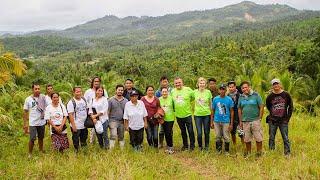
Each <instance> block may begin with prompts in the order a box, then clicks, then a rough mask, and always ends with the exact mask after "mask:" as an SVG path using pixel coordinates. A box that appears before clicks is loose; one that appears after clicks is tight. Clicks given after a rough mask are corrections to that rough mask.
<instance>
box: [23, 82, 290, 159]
mask: <svg viewBox="0 0 320 180" xmlns="http://www.w3.org/2000/svg"><path fill="white" fill-rule="evenodd" d="M216 84H217V81H216V79H214V78H210V79H208V80H206V79H205V78H202V77H200V78H199V79H198V81H197V84H196V86H197V88H196V89H194V90H193V89H191V88H190V87H187V86H184V83H183V80H182V78H180V77H176V78H175V79H174V88H173V87H170V84H169V79H168V78H167V77H166V76H163V77H161V78H160V88H158V89H155V87H154V86H152V85H149V86H147V87H146V89H145V93H142V92H141V91H140V90H138V89H136V88H135V87H134V81H133V80H132V79H126V81H125V83H124V85H122V84H119V85H117V86H116V87H115V95H114V96H112V97H111V98H109V96H108V93H107V92H106V90H105V89H104V88H103V86H102V85H101V79H100V78H99V77H94V78H92V81H91V88H90V89H88V90H87V91H85V93H84V95H82V88H81V87H80V86H76V87H74V88H73V97H72V98H71V99H70V100H69V101H68V102H67V105H66V106H65V105H64V104H63V103H62V100H61V98H60V96H59V93H57V92H54V91H53V86H52V85H50V84H49V85H47V86H46V95H43V94H41V93H40V85H39V84H33V85H32V91H33V94H32V95H30V96H29V97H27V98H26V100H25V103H24V107H23V109H24V118H23V119H24V126H23V127H24V131H25V133H29V134H30V140H29V155H30V156H31V154H32V150H33V146H34V142H35V140H36V139H37V137H38V144H39V149H40V151H43V139H44V135H45V129H46V128H45V125H46V124H48V125H49V129H50V134H51V140H52V147H53V148H54V149H56V150H58V151H60V152H63V151H64V150H65V149H67V148H69V140H68V136H67V131H68V130H67V126H66V124H67V123H69V124H70V129H71V133H72V143H73V146H74V148H75V150H76V151H78V150H79V149H80V148H81V147H84V146H86V145H87V139H88V135H89V131H88V129H89V127H88V124H90V123H88V122H89V121H92V124H93V127H91V131H90V142H91V143H92V142H94V141H95V137H97V141H98V143H99V145H100V147H101V148H104V149H113V148H114V147H115V144H116V142H117V141H118V142H119V146H120V148H121V149H123V148H124V145H125V140H124V133H125V131H128V132H129V136H130V145H131V146H132V147H133V149H134V150H135V151H141V149H142V143H143V139H144V138H143V137H144V131H146V135H147V142H148V144H149V146H151V147H154V148H162V147H164V139H165V141H166V149H165V152H167V153H168V154H172V153H174V148H173V125H174V122H175V121H176V122H177V123H178V125H179V128H180V132H181V137H182V142H183V145H182V148H181V150H182V151H185V150H190V151H192V150H194V148H195V133H194V128H193V124H195V126H196V135H197V142H198V147H199V149H200V150H204V151H208V150H209V142H210V128H212V129H214V132H215V148H216V151H217V152H218V153H221V152H223V151H224V152H225V153H226V154H228V153H229V151H230V142H231V140H232V142H233V144H236V139H237V138H236V135H237V134H238V136H239V137H240V139H241V142H242V143H244V144H245V147H246V148H245V153H244V155H245V156H248V155H249V154H250V153H251V142H253V141H254V140H255V141H256V146H257V156H261V154H262V142H263V131H262V124H261V121H262V117H263V114H264V103H263V102H262V98H261V96H260V95H259V94H258V93H257V92H254V91H253V90H252V89H251V86H250V83H249V82H248V81H243V82H242V83H241V84H240V87H237V85H236V82H235V81H229V82H228V83H226V84H223V83H222V84H220V85H218V86H217V85H216ZM271 85H272V91H271V92H270V94H269V95H268V97H267V99H266V103H265V104H266V107H267V109H268V110H269V115H268V116H267V118H266V120H267V123H268V124H269V149H270V150H273V149H275V135H276V132H277V129H278V128H279V129H280V132H281V135H282V139H283V142H284V154H285V155H290V141H289V138H288V123H289V120H290V117H291V115H292V111H293V103H292V99H291V97H290V95H289V94H288V93H287V92H286V91H284V90H283V89H282V87H281V82H280V80H279V79H273V80H272V81H271ZM193 120H194V122H193ZM108 130H110V138H109V132H108ZM203 135H204V138H203ZM203 142H204V143H203ZM223 147H224V148H223Z"/></svg>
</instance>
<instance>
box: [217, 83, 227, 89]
mask: <svg viewBox="0 0 320 180" xmlns="http://www.w3.org/2000/svg"><path fill="white" fill-rule="evenodd" d="M226 87H227V86H226V85H225V84H220V86H219V89H226Z"/></svg>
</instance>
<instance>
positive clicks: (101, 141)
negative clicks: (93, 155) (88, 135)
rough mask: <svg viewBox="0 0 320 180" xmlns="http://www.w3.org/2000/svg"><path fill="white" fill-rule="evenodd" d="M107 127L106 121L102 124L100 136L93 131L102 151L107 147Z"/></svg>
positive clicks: (107, 122)
mask: <svg viewBox="0 0 320 180" xmlns="http://www.w3.org/2000/svg"><path fill="white" fill-rule="evenodd" d="M108 126H109V121H108V120H107V121H106V122H104V123H103V124H102V127H103V133H102V134H98V133H97V131H95V132H96V135H97V139H98V142H99V145H100V147H101V148H103V149H107V148H108V146H109V138H108Z"/></svg>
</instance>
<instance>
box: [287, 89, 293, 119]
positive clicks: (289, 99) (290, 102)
mask: <svg viewBox="0 0 320 180" xmlns="http://www.w3.org/2000/svg"><path fill="white" fill-rule="evenodd" d="M288 105H289V106H288V117H287V121H288V122H289V121H290V118H291V116H292V112H293V101H292V98H291V96H290V94H289V93H288Z"/></svg>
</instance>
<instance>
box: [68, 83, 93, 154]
mask: <svg viewBox="0 0 320 180" xmlns="http://www.w3.org/2000/svg"><path fill="white" fill-rule="evenodd" d="M73 95H74V97H73V98H72V99H71V100H70V101H69V102H68V104H67V111H68V115H69V120H70V124H71V131H72V141H73V146H74V148H75V149H76V151H78V150H79V140H80V144H81V147H83V146H86V145H87V138H88V129H87V128H86V127H85V126H84V121H85V120H86V118H87V116H88V106H87V102H86V101H85V99H84V98H83V97H82V91H81V87H74V88H73Z"/></svg>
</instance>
